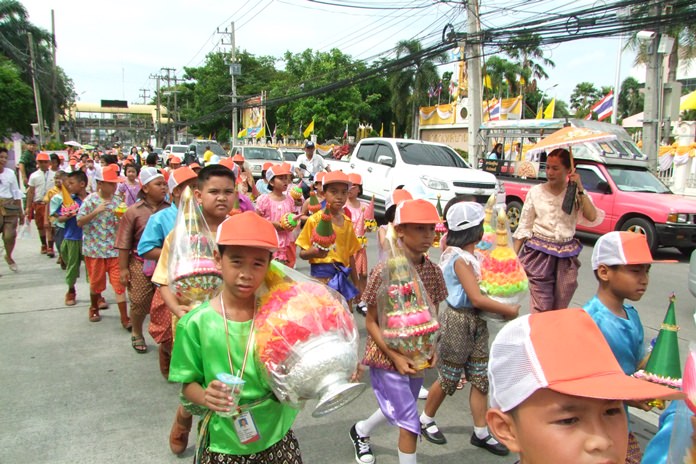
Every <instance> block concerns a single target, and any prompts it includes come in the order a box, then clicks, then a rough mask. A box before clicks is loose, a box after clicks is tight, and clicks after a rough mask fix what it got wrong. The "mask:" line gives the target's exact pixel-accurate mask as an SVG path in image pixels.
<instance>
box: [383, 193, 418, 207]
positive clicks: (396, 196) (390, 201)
mask: <svg viewBox="0 0 696 464" xmlns="http://www.w3.org/2000/svg"><path fill="white" fill-rule="evenodd" d="M406 200H413V195H411V193H410V192H409V191H408V190H404V189H396V190H394V191H393V192H392V193H391V195H389V196H388V197H387V199H386V200H384V210H385V211H386V210H388V209H389V208H390V207H391V206H393V205H398V204H399V203H401V202H402V201H406Z"/></svg>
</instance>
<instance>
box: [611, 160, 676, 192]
mask: <svg viewBox="0 0 696 464" xmlns="http://www.w3.org/2000/svg"><path fill="white" fill-rule="evenodd" d="M607 170H608V171H609V174H610V175H611V177H612V179H614V182H615V183H616V186H617V187H618V188H619V190H621V191H623V192H649V193H671V192H670V190H669V189H668V188H667V187H666V186H665V184H663V183H662V182H661V181H660V180H659V179H658V178H657V177H655V176H654V175H653V173H651V172H650V171H648V170H646V169H643V168H630V167H625V166H620V167H619V166H616V167H609V168H607Z"/></svg>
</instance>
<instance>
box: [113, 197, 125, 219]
mask: <svg viewBox="0 0 696 464" xmlns="http://www.w3.org/2000/svg"><path fill="white" fill-rule="evenodd" d="M127 209H128V205H126V203H125V202H124V201H122V202H121V203H119V204H118V206H116V207H115V208H114V214H115V215H116V217H117V218H118V219H121V218H122V217H123V215H124V214H126V210H127Z"/></svg>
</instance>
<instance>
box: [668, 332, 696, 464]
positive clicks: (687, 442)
mask: <svg viewBox="0 0 696 464" xmlns="http://www.w3.org/2000/svg"><path fill="white" fill-rule="evenodd" d="M682 391H683V392H684V393H685V394H686V399H685V400H684V403H685V404H686V407H688V409H690V410H691V413H689V411H688V410H687V408H686V407H683V408H682V410H681V411H680V410H677V413H676V418H675V420H674V426H673V430H674V432H673V436H672V441H671V443H670V457H672V456H673V455H674V456H675V458H676V456H679V457H681V456H684V457H683V459H673V460H671V461H668V462H684V463H685V464H696V436H694V433H693V432H694V430H693V423H692V421H691V420H689V419H690V418H691V417H692V414H696V344H695V343H690V344H689V353H688V355H687V358H686V365H685V366H684V374H683V377H682ZM678 407H679V406H678ZM680 415H682V416H684V417H680ZM678 421H681V424H680V426H679V428H677V423H678ZM677 430H679V432H677ZM677 433H681V435H682V436H681V437H679V438H678V437H677Z"/></svg>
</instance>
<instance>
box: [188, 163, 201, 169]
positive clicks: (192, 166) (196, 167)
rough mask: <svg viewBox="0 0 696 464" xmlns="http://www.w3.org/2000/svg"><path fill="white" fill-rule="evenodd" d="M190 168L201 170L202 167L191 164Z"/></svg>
mask: <svg viewBox="0 0 696 464" xmlns="http://www.w3.org/2000/svg"><path fill="white" fill-rule="evenodd" d="M188 167H190V168H191V169H200V168H201V165H200V164H198V163H191V164H189V165H188Z"/></svg>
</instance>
